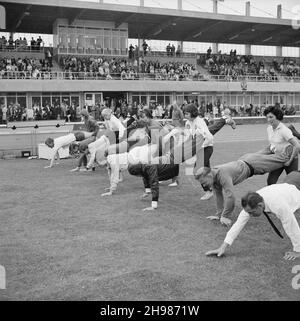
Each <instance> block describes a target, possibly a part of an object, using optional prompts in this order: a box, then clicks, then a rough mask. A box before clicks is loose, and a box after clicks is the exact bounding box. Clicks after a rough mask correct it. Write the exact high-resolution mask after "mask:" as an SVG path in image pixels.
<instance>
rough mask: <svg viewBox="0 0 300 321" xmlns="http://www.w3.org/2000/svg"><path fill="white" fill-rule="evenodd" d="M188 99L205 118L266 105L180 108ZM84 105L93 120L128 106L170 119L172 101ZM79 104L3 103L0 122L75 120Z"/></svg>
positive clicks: (259, 111) (253, 112) (289, 109)
mask: <svg viewBox="0 0 300 321" xmlns="http://www.w3.org/2000/svg"><path fill="white" fill-rule="evenodd" d="M188 103H194V104H195V105H196V106H197V108H198V112H199V115H200V116H202V117H205V118H206V119H207V120H208V121H211V120H213V119H214V118H217V117H221V116H222V112H223V111H224V110H225V109H226V108H229V110H230V112H231V115H232V116H233V117H251V116H264V110H265V108H266V107H267V106H266V105H262V106H257V105H256V106H253V105H252V104H250V105H246V106H230V105H228V104H226V102H221V101H220V100H217V101H215V102H214V103H212V102H205V101H204V100H203V101H201V102H200V103H199V102H198V100H193V101H184V102H183V104H182V105H181V106H180V107H181V108H183V107H184V106H185V105H187V104H188ZM276 105H278V106H279V107H280V108H281V109H282V110H283V111H284V114H285V115H295V114H296V110H295V108H294V107H293V106H285V105H279V104H276ZM82 108H85V109H86V110H87V111H88V112H89V113H90V114H91V115H92V116H93V117H94V118H95V119H96V120H97V121H102V120H103V119H102V118H101V111H102V110H103V109H104V108H111V109H112V111H113V113H114V115H115V116H116V117H117V118H120V119H121V120H125V119H126V118H127V117H128V116H129V114H130V112H131V111H132V110H136V113H139V112H141V111H142V110H143V109H144V108H149V109H150V110H151V111H152V116H153V118H157V119H171V118H172V105H171V104H169V105H164V104H161V103H159V102H156V101H150V103H149V105H146V104H142V103H141V104H137V103H136V102H133V103H132V104H128V102H127V101H126V99H117V100H116V101H115V103H113V104H111V103H110V101H109V100H106V101H104V102H98V103H96V104H94V105H84V106H83V107H82ZM80 112H81V107H80V106H79V104H75V103H71V105H70V104H67V103H64V102H60V101H59V100H57V101H56V102H54V103H53V105H51V104H46V105H45V106H40V105H38V104H34V105H33V107H32V108H26V107H24V106H21V105H20V104H19V103H15V104H9V106H7V107H6V106H5V105H4V104H2V105H0V123H2V124H5V123H7V122H12V121H26V120H59V119H63V120H65V121H66V122H70V121H71V122H76V121H80V120H81V116H80Z"/></svg>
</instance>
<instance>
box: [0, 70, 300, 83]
mask: <svg viewBox="0 0 300 321" xmlns="http://www.w3.org/2000/svg"><path fill="white" fill-rule="evenodd" d="M1 79H7V80H16V79H21V80H124V81H126V80H127V81H128V80H131V81H133V80H135V81H137V80H140V81H146V80H147V81H148V80H151V81H218V82H243V83H246V82H287V81H290V82H300V77H295V78H293V79H289V80H286V81H282V80H279V79H278V78H277V77H276V76H253V75H247V76H237V77H234V78H232V77H231V76H225V75H224V76H223V75H202V74H201V75H199V74H198V75H195V76H193V75H189V74H182V75H180V77H179V79H176V78H174V77H170V76H168V75H164V74H160V73H155V74H150V73H134V74H124V75H122V74H119V73H118V74H110V75H104V76H103V75H100V74H99V73H96V72H62V71H55V72H53V71H52V72H44V71H39V72H26V71H18V72H16V71H0V80H1Z"/></svg>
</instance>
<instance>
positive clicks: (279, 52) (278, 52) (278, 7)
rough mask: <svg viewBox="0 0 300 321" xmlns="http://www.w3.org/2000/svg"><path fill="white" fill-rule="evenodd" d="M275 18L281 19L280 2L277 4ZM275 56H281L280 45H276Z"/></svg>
mask: <svg viewBox="0 0 300 321" xmlns="http://www.w3.org/2000/svg"><path fill="white" fill-rule="evenodd" d="M277 19H282V5H281V4H279V5H278V6H277ZM276 56H277V57H282V46H277V47H276Z"/></svg>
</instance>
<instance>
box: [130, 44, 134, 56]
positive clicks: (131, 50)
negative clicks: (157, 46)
mask: <svg viewBox="0 0 300 321" xmlns="http://www.w3.org/2000/svg"><path fill="white" fill-rule="evenodd" d="M133 50H134V47H133V45H132V44H130V46H129V59H133V58H134V52H133Z"/></svg>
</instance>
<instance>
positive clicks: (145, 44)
mask: <svg viewBox="0 0 300 321" xmlns="http://www.w3.org/2000/svg"><path fill="white" fill-rule="evenodd" d="M142 47H143V52H144V56H146V54H147V49H148V44H147V42H146V40H144V42H143V44H142Z"/></svg>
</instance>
